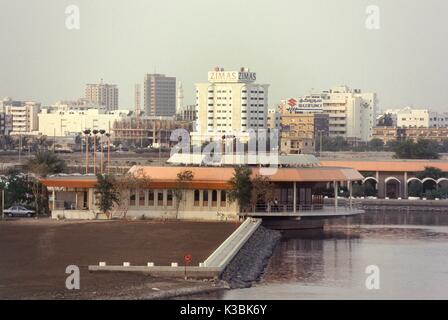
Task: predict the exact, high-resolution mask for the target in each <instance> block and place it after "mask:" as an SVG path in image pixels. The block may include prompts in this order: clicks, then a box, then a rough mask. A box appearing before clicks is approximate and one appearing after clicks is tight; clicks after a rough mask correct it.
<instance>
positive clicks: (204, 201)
mask: <svg viewBox="0 0 448 320" xmlns="http://www.w3.org/2000/svg"><path fill="white" fill-rule="evenodd" d="M202 205H203V206H204V207H208V190H203V191H202Z"/></svg>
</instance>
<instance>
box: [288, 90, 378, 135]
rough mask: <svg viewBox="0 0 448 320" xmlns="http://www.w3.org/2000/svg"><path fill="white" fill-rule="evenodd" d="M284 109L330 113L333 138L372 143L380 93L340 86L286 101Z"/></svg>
mask: <svg viewBox="0 0 448 320" xmlns="http://www.w3.org/2000/svg"><path fill="white" fill-rule="evenodd" d="M280 108H282V109H286V110H289V111H291V112H297V113H301V112H312V113H319V112H323V113H328V114H329V117H330V120H329V121H330V123H329V125H330V127H329V132H330V136H332V137H335V136H342V137H344V138H346V139H348V140H353V141H369V140H370V139H371V138H372V133H373V131H372V128H373V127H374V126H375V122H376V113H377V99H376V93H365V92H361V90H359V89H353V90H352V89H350V88H349V87H347V86H339V87H334V88H332V89H330V90H328V91H323V92H321V93H313V94H311V95H308V96H305V97H302V98H297V99H295V98H291V99H286V100H283V101H282V103H281V105H280Z"/></svg>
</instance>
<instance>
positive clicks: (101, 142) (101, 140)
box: [100, 129, 106, 174]
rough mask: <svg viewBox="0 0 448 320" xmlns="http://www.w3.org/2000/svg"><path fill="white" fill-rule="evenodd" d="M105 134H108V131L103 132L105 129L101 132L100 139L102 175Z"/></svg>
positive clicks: (101, 170)
mask: <svg viewBox="0 0 448 320" xmlns="http://www.w3.org/2000/svg"><path fill="white" fill-rule="evenodd" d="M105 133H106V130H103V129H101V130H100V135H101V138H100V145H101V154H100V156H101V160H100V172H101V174H103V136H104V134H105Z"/></svg>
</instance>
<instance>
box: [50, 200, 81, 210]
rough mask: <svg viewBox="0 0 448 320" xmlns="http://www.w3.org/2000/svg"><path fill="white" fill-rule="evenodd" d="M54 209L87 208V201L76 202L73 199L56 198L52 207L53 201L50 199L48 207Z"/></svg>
mask: <svg viewBox="0 0 448 320" xmlns="http://www.w3.org/2000/svg"><path fill="white" fill-rule="evenodd" d="M53 208H54V210H89V209H88V207H87V203H78V204H76V202H73V201H66V200H56V201H55V202H54V207H53V201H52V200H51V201H50V209H53Z"/></svg>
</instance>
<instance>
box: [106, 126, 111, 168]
mask: <svg viewBox="0 0 448 320" xmlns="http://www.w3.org/2000/svg"><path fill="white" fill-rule="evenodd" d="M106 137H107V174H110V133H106Z"/></svg>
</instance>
